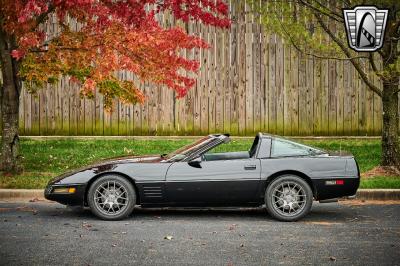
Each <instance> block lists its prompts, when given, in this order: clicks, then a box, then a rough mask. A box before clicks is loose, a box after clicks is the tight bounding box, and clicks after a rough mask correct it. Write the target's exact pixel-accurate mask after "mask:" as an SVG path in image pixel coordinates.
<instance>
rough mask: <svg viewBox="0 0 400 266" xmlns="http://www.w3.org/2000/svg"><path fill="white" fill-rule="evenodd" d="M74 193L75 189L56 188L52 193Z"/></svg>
mask: <svg viewBox="0 0 400 266" xmlns="http://www.w3.org/2000/svg"><path fill="white" fill-rule="evenodd" d="M75 191H76V188H74V187H56V188H54V190H53V193H55V194H58V193H60V194H72V193H75Z"/></svg>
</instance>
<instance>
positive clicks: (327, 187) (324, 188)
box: [313, 177, 360, 200]
mask: <svg viewBox="0 0 400 266" xmlns="http://www.w3.org/2000/svg"><path fill="white" fill-rule="evenodd" d="M336 179H340V180H343V181H344V182H343V185H331V184H327V181H332V180H336ZM328 183H329V182H328ZM313 184H314V187H315V192H316V193H315V197H316V200H325V199H333V198H341V197H346V196H353V195H355V194H356V192H357V189H358V187H359V185H360V178H359V177H354V178H332V179H327V178H324V179H314V180H313Z"/></svg>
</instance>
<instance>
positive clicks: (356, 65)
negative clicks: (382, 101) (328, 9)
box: [313, 12, 382, 97]
mask: <svg viewBox="0 0 400 266" xmlns="http://www.w3.org/2000/svg"><path fill="white" fill-rule="evenodd" d="M313 13H314V16H315V17H316V18H317V21H318V23H319V24H320V25H321V27H322V28H323V29H324V30H325V32H326V33H327V34H328V35H329V37H330V38H331V39H332V40H333V41H334V42H335V43H336V44H337V45H338V46H339V47H340V49H342V51H343V53H344V54H345V55H346V56H347V57H348V58H349V59H350V62H351V63H352V64H353V66H354V68H355V69H356V70H357V72H358V74H359V75H360V77H361V79H362V80H363V81H364V82H365V84H367V86H368V87H369V88H370V89H371V90H372V91H373V92H375V93H376V94H377V95H379V96H380V97H382V91H381V90H380V89H379V88H378V87H377V86H375V85H374V84H373V83H372V82H371V81H370V80H369V79H368V77H367V74H366V73H365V72H364V71H363V70H362V68H361V64H360V63H359V62H357V61H356V60H355V59H354V58H352V57H351V53H350V51H349V49H348V48H347V47H346V45H345V44H344V43H343V42H342V41H341V40H340V39H339V38H338V37H336V35H335V34H333V32H332V31H331V30H330V29H329V27H328V26H327V25H326V24H325V22H324V21H323V20H322V18H321V16H320V15H319V14H318V13H315V12H313Z"/></svg>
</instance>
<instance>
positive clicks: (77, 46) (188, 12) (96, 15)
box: [0, 0, 230, 108]
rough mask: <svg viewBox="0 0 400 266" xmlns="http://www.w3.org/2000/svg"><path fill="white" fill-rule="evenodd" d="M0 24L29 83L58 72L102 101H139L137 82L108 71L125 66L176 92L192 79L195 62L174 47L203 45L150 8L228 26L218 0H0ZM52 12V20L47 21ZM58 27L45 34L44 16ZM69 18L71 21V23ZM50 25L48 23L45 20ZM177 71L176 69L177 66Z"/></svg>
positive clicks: (184, 89)
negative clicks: (98, 94)
mask: <svg viewBox="0 0 400 266" xmlns="http://www.w3.org/2000/svg"><path fill="white" fill-rule="evenodd" d="M0 1H1V5H0V11H1V14H3V15H2V18H3V20H2V25H1V26H0V27H2V30H3V31H4V32H6V37H7V38H9V39H14V40H16V43H15V45H13V50H12V52H11V55H12V57H13V58H15V59H17V60H19V61H20V62H21V64H20V68H19V69H20V71H19V73H18V75H19V76H20V77H21V78H22V79H23V80H24V81H25V84H26V85H27V87H29V85H30V84H31V85H35V86H31V88H30V89H31V90H34V89H35V88H40V87H43V86H44V85H45V83H47V82H55V81H57V80H58V79H59V78H60V77H61V76H69V77H70V81H71V82H75V83H78V84H80V85H81V86H82V87H81V88H82V89H81V94H82V95H84V96H87V97H93V96H94V90H95V88H96V87H97V88H98V89H99V91H100V92H101V93H102V94H103V95H104V102H105V105H106V107H107V108H110V107H111V105H112V99H113V98H114V97H118V98H120V99H121V100H122V101H124V102H130V103H136V102H143V101H144V100H145V96H144V95H143V92H142V91H141V90H140V89H139V87H138V83H135V82H133V81H132V80H121V79H119V78H118V77H117V75H116V72H117V71H119V70H124V71H128V72H132V73H133V74H134V75H135V77H137V78H138V80H139V82H152V83H154V84H159V85H166V86H167V87H169V88H171V89H173V90H175V91H176V95H177V97H184V96H185V95H186V94H187V91H188V90H189V89H190V88H192V87H193V86H194V84H195V78H194V77H193V76H187V75H186V74H183V73H189V72H194V73H195V72H197V71H198V69H199V63H198V62H197V61H195V60H191V59H187V58H185V57H183V56H182V55H181V54H182V53H180V51H181V50H184V49H188V50H190V49H201V48H208V44H207V43H206V42H205V41H203V40H202V39H201V38H199V37H197V36H191V35H188V34H187V33H186V32H185V31H184V30H182V29H181V28H179V27H172V28H163V27H162V25H160V23H159V22H158V21H157V16H158V14H160V13H162V12H170V14H172V15H173V16H174V17H175V18H176V19H180V20H183V21H185V22H188V21H199V22H201V23H204V24H208V25H213V26H217V27H223V28H226V27H229V26H230V21H229V19H228V6H227V5H226V4H225V3H224V2H223V1H222V0H164V1H157V0H141V1H122V0H99V1H94V0H48V1H42V0H0ZM50 19H52V21H49V20H50ZM54 21H56V22H57V23H58V24H59V27H58V28H59V32H57V33H55V34H53V35H52V36H46V34H47V32H46V30H45V29H46V25H48V24H46V23H52V22H54ZM71 21H75V22H77V23H78V26H74V27H72V25H73V24H71V23H70V22H71ZM50 25H51V24H50ZM182 70H184V71H182Z"/></svg>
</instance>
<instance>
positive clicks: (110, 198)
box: [93, 180, 129, 216]
mask: <svg viewBox="0 0 400 266" xmlns="http://www.w3.org/2000/svg"><path fill="white" fill-rule="evenodd" d="M93 199H94V203H95V207H96V208H97V209H98V210H99V211H100V212H101V213H103V214H105V215H107V216H109V215H118V214H120V213H122V212H123V211H124V210H125V209H126V208H127V206H128V204H129V195H128V189H127V187H125V185H124V184H122V183H121V182H118V181H116V180H112V181H105V182H103V183H101V184H100V185H99V186H97V188H96V190H95V192H94V194H93Z"/></svg>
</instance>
